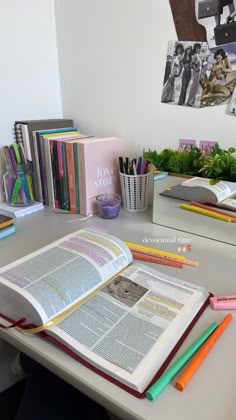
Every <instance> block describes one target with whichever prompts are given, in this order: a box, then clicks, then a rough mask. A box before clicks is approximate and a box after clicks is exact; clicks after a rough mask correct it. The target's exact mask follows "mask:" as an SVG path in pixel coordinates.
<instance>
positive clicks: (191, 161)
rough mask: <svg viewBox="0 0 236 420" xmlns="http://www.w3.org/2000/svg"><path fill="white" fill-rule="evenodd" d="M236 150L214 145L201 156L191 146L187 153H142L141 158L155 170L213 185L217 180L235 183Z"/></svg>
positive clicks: (165, 150) (200, 153)
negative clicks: (205, 179) (200, 180)
mask: <svg viewBox="0 0 236 420" xmlns="http://www.w3.org/2000/svg"><path fill="white" fill-rule="evenodd" d="M235 153H236V148H234V147H230V148H229V149H228V150H224V149H221V148H220V147H219V145H218V144H215V145H214V147H213V149H212V151H211V152H209V153H208V154H203V153H202V152H201V150H200V149H199V148H198V147H196V146H192V147H191V149H190V150H189V151H183V152H179V151H177V150H172V149H164V150H162V151H161V152H160V153H157V151H151V150H149V151H148V152H144V154H143V157H144V159H147V160H148V161H149V162H151V163H152V164H153V165H154V166H155V168H156V169H158V170H161V171H166V172H175V173H179V174H185V175H193V176H202V177H205V178H211V183H212V184H214V183H216V182H218V181H219V180H226V181H236V156H235V155H234V154H235Z"/></svg>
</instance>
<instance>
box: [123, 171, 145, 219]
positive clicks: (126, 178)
mask: <svg viewBox="0 0 236 420" xmlns="http://www.w3.org/2000/svg"><path fill="white" fill-rule="evenodd" d="M150 175H151V172H148V173H146V174H143V175H127V174H124V173H121V172H120V184H121V193H122V204H123V208H124V209H125V210H128V211H131V212H141V211H145V210H147V208H148V200H149V191H150V180H151V176H150Z"/></svg>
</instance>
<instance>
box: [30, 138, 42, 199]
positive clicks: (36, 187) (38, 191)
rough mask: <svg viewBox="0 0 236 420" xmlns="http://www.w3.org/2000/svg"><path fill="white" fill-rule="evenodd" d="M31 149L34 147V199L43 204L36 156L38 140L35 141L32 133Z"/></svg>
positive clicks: (37, 157) (37, 156)
mask: <svg viewBox="0 0 236 420" xmlns="http://www.w3.org/2000/svg"><path fill="white" fill-rule="evenodd" d="M32 138H33V147H34V156H35V165H34V179H33V181H34V190H35V196H36V197H35V198H36V200H37V201H39V202H41V203H42V202H43V194H42V185H41V176H40V165H39V155H38V144H37V143H38V140H37V133H36V132H34V134H33V137H32Z"/></svg>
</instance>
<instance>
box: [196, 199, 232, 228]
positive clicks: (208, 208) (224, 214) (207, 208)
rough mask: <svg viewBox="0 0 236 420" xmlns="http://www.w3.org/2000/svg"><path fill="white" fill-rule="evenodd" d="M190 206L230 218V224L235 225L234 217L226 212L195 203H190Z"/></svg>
mask: <svg viewBox="0 0 236 420" xmlns="http://www.w3.org/2000/svg"><path fill="white" fill-rule="evenodd" d="M190 204H191V205H192V206H195V207H199V208H201V209H204V210H210V211H213V212H214V213H217V214H221V215H222V216H226V217H230V219H231V222H234V223H236V216H233V215H231V214H229V213H227V212H226V211H221V210H218V209H215V208H212V207H210V206H206V205H205V204H201V203H197V202H196V201H191V203H190Z"/></svg>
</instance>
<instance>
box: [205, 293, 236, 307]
mask: <svg viewBox="0 0 236 420" xmlns="http://www.w3.org/2000/svg"><path fill="white" fill-rule="evenodd" d="M210 305H211V308H212V309H236V295H229V296H214V297H211V298H210Z"/></svg>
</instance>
